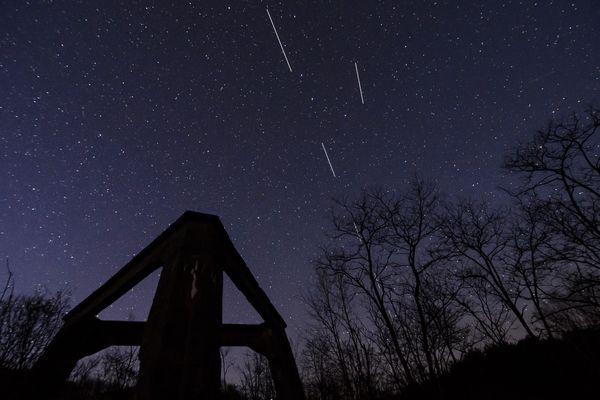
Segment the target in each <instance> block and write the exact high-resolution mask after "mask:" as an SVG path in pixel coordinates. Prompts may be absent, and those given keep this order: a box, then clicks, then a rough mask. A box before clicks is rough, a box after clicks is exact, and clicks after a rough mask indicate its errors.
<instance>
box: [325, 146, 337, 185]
mask: <svg viewBox="0 0 600 400" xmlns="http://www.w3.org/2000/svg"><path fill="white" fill-rule="evenodd" d="M321 146H323V151H324V152H325V157H327V162H328V163H329V168H331V173H332V174H333V177H334V178H337V176H335V171H334V170H333V165H331V160H330V159H329V154H327V150H326V149H325V145H324V144H323V142H321Z"/></svg>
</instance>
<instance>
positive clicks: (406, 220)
mask: <svg viewBox="0 0 600 400" xmlns="http://www.w3.org/2000/svg"><path fill="white" fill-rule="evenodd" d="M439 211H440V197H439V194H438V192H437V190H436V188H435V187H434V186H432V185H430V184H428V183H426V182H425V181H423V180H420V179H415V180H414V181H413V182H411V183H410V185H409V186H408V187H407V190H406V191H405V192H401V193H395V192H391V191H383V190H370V191H365V192H363V193H362V195H361V197H360V198H359V199H358V200H356V201H354V202H348V201H338V202H336V207H335V209H334V213H333V214H332V221H333V230H332V234H331V235H330V239H331V245H330V246H329V247H327V248H325V249H324V250H323V253H322V256H321V257H320V258H319V259H318V260H317V262H316V263H315V265H316V268H317V274H322V275H323V276H325V277H327V279H328V281H329V282H336V285H337V286H336V288H337V289H336V290H337V292H338V293H342V292H343V291H345V293H346V294H348V295H350V296H351V297H353V298H354V297H356V298H357V299H360V301H356V300H353V305H352V307H353V308H356V307H357V305H360V306H361V311H360V312H359V314H360V315H361V316H366V317H369V321H368V322H367V323H366V325H368V326H371V327H373V328H374V329H373V332H372V334H371V335H370V338H369V339H370V342H371V343H373V344H374V345H376V346H377V348H378V351H379V355H380V357H383V358H384V359H385V360H386V364H387V365H386V366H385V368H383V369H382V371H387V372H388V374H387V377H388V378H390V380H391V382H393V386H394V387H395V390H401V389H402V388H403V387H404V386H405V385H407V384H412V383H415V382H417V381H421V380H425V379H434V380H435V377H436V376H437V375H438V374H439V373H441V372H442V371H443V370H444V369H445V368H446V367H447V366H448V365H449V363H451V362H452V360H454V359H456V357H457V356H459V354H460V353H461V352H462V351H464V349H465V346H464V345H463V344H462V343H464V342H465V338H466V335H465V330H464V327H461V325H462V323H463V322H464V321H463V317H464V311H463V309H462V308H459V307H456V303H455V300H454V297H455V296H456V290H455V289H453V288H452V287H451V286H450V285H447V283H448V282H449V280H448V279H447V278H448V274H449V273H450V270H449V260H450V255H449V254H448V252H445V251H441V250H440V243H441V237H440V235H441V227H442V225H441V224H440V221H441V219H440V218H439V216H438V213H439ZM334 277H335V278H334ZM335 279H337V280H335ZM342 288H345V289H343V290H342ZM329 291H331V290H330V289H329ZM347 303H348V304H350V302H347ZM342 304H343V303H342ZM312 306H313V307H312V308H313V309H319V308H320V309H321V310H324V309H327V306H328V304H323V303H319V304H314V303H313V304H312ZM326 315H329V316H330V319H329V321H327V325H328V326H331V327H343V328H344V332H345V333H347V334H348V333H352V332H353V331H354V329H353V328H352V326H351V325H344V324H343V322H345V321H348V320H354V321H356V320H357V318H356V316H352V315H350V317H349V318H346V317H345V316H344V315H343V313H340V312H337V313H336V312H331V311H330V312H328V313H326ZM320 317H322V316H320ZM317 319H318V318H317ZM320 320H321V323H324V322H325V321H323V318H320ZM355 324H356V322H355ZM356 326H359V327H360V324H358V325H356ZM330 332H332V333H333V330H331V329H330ZM336 335H338V336H339V333H338V334H336ZM334 336H335V335H334ZM349 337H350V338H352V336H351V335H350V336H349ZM361 342H362V343H365V342H364V341H363V340H360V341H359V340H357V341H356V343H361ZM333 345H334V346H333V349H335V348H336V345H335V343H333ZM338 347H340V346H338ZM359 347H360V346H355V348H356V349H358V348H359ZM340 348H341V350H343V354H342V355H341V356H340V357H339V358H340V359H342V358H343V357H346V358H348V357H349V355H351V354H353V355H356V354H359V352H358V351H348V349H344V348H343V347H340ZM342 372H343V373H346V372H345V371H342ZM350 372H354V371H350ZM350 372H348V375H349V376H351V373H350ZM342 378H343V376H342ZM382 381H383V379H382Z"/></svg>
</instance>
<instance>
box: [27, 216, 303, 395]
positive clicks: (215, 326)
mask: <svg viewBox="0 0 600 400" xmlns="http://www.w3.org/2000/svg"><path fill="white" fill-rule="evenodd" d="M160 267H162V268H163V269H162V272H161V276H160V279H159V283H158V287H157V289H156V294H155V296H154V300H153V302H152V307H151V309H150V314H149V316H148V320H147V321H146V322H125V321H102V320H100V319H98V318H97V317H96V316H97V314H98V313H100V312H101V311H102V310H103V309H104V308H106V307H107V306H109V305H110V304H112V303H113V302H114V301H115V300H117V299H118V298H119V297H121V296H122V295H123V294H125V293H126V292H127V291H128V290H130V289H131V288H133V287H134V286H135V285H137V284H138V283H139V282H140V281H142V280H143V279H144V278H145V277H147V276H148V275H149V274H151V273H152V272H153V271H155V270H156V269H158V268H160ZM223 272H225V273H226V274H227V275H228V276H229V278H230V279H231V281H232V282H233V283H234V284H235V286H236V287H237V288H238V289H239V290H240V291H241V292H242V294H243V295H244V296H245V297H246V299H247V300H248V302H249V303H250V304H251V305H252V306H253V307H254V308H255V309H256V311H257V312H258V313H259V315H260V316H261V317H262V318H263V319H264V323H262V324H260V325H234V324H223V323H222V292H223ZM285 328H286V324H285V322H284V320H283V318H282V317H281V316H280V315H279V313H278V312H277V310H276V309H275V307H274V306H273V304H272V303H271V302H270V301H269V298H268V297H267V295H266V294H265V293H264V292H263V290H262V289H261V288H260V286H259V285H258V283H257V282H256V279H255V278H254V276H253V275H252V273H251V272H250V270H249V269H248V267H247V266H246V263H245V262H244V260H243V259H242V257H241V256H240V255H239V253H238V252H237V251H236V249H235V248H234V246H233V244H232V243H231V240H230V239H229V236H228V235H227V233H226V231H225V229H224V227H223V225H222V224H221V221H220V220H219V218H218V217H217V216H214V215H208V214H201V213H196V212H191V211H187V212H185V213H184V214H183V215H182V216H181V217H180V218H179V219H178V220H177V221H176V222H175V223H173V224H172V225H171V226H170V227H169V228H168V229H167V230H166V231H164V232H163V233H162V234H161V235H160V236H158V237H157V238H156V239H155V240H154V241H153V242H152V243H150V245H148V246H147V247H146V248H145V249H144V250H142V251H141V252H140V253H139V254H138V255H136V256H135V257H134V258H133V259H132V260H131V261H130V262H129V263H127V265H125V266H124V267H123V268H122V269H121V270H120V271H118V272H117V273H116V274H115V275H114V276H112V277H111V278H110V279H109V280H108V281H107V282H106V283H104V284H103V285H102V286H100V288H98V289H97V290H96V291H95V292H93V293H92V294H91V295H90V296H89V297H87V298H86V299H85V300H83V301H82V302H81V303H79V304H78V305H77V306H76V307H74V308H73V309H72V310H71V311H70V312H69V313H68V314H67V315H66V316H65V324H64V326H63V327H62V329H61V330H60V332H59V333H58V335H57V336H56V337H55V338H54V340H53V341H52V342H51V344H50V345H49V347H48V348H47V350H46V351H45V353H44V354H43V355H42V357H41V358H40V359H39V361H38V362H37V363H36V365H35V366H34V368H33V370H32V375H31V380H32V385H30V389H31V392H32V393H31V395H32V397H36V398H49V396H51V395H52V393H57V392H58V390H59V389H60V387H61V386H62V384H63V383H64V382H65V380H66V379H67V377H68V376H69V374H70V372H71V371H72V369H73V368H74V366H75V364H76V362H77V361H78V360H79V359H80V358H82V357H84V356H86V355H89V354H93V353H95V352H97V351H99V350H101V349H103V348H106V347H108V346H112V345H139V346H140V376H139V381H138V384H137V386H136V390H135V393H136V399H139V400H150V399H152V400H154V399H156V400H158V399H182V400H183V399H217V398H218V393H219V387H220V365H221V364H220V358H219V347H220V346H247V347H250V348H251V349H253V350H255V351H256V352H258V353H260V354H263V355H264V356H266V357H267V359H268V360H269V364H270V367H271V373H272V376H273V380H274V383H275V390H276V393H277V396H278V398H280V399H286V400H303V399H304V393H303V390H302V384H301V381H300V377H299V375H298V370H297V367H296V363H295V360H294V357H293V354H292V351H291V348H290V345H289V342H288V339H287V336H286V334H285ZM39 395H42V397H38V396H39Z"/></svg>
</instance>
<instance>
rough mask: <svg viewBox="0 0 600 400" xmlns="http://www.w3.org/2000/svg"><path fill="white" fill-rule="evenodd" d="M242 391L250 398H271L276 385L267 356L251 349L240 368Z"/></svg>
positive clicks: (251, 399) (264, 399) (266, 399)
mask: <svg viewBox="0 0 600 400" xmlns="http://www.w3.org/2000/svg"><path fill="white" fill-rule="evenodd" d="M240 372H241V389H242V393H243V394H244V396H246V398H247V399H248V400H271V399H274V398H275V387H274V385H273V378H272V377H271V370H270V369H269V362H268V361H267V358H266V357H264V356H262V355H260V354H258V353H255V352H253V351H250V352H248V353H247V354H246V358H245V360H244V364H243V366H242V368H241V369H240Z"/></svg>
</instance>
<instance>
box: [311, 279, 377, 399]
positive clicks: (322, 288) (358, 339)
mask: <svg viewBox="0 0 600 400" xmlns="http://www.w3.org/2000/svg"><path fill="white" fill-rule="evenodd" d="M357 298H358V296H357V293H356V290H355V288H354V287H352V286H350V285H347V284H346V283H345V282H344V277H343V276H342V275H327V274H326V273H324V272H323V271H318V272H317V281H316V285H315V290H313V291H312V292H311V294H310V295H309V296H308V298H307V300H306V302H307V304H308V306H309V313H310V316H311V317H312V320H313V324H312V327H311V329H310V334H309V337H308V340H307V342H306V346H308V347H309V348H308V349H307V351H306V352H305V356H307V357H310V361H309V362H308V363H305V367H307V368H308V369H311V368H326V369H327V370H326V373H327V374H329V375H331V376H332V377H333V378H334V379H335V380H336V381H338V382H340V383H341V385H339V386H338V385H336V387H338V389H339V392H340V395H341V396H344V397H346V398H373V397H374V394H375V391H376V387H377V374H376V369H377V362H376V360H375V357H376V355H375V350H374V348H373V346H372V344H371V343H370V340H369V339H368V338H367V334H366V333H367V332H368V329H367V327H366V326H365V324H364V322H363V321H362V318H360V317H359V315H358V312H360V310H361V307H360V304H358V303H357ZM324 351H326V352H327V353H329V355H328V360H329V361H328V362H327V365H325V363H323V362H317V363H315V361H317V360H320V355H319V354H318V353H315V352H321V353H323V352H324ZM310 372H312V373H311V374H310V375H311V376H312V377H313V378H315V379H316V380H318V379H319V378H320V377H321V376H322V371H310ZM318 387H319V388H320V389H323V390H325V391H327V392H331V389H332V388H325V387H324V385H322V384H321V385H318ZM324 395H325V394H321V396H324Z"/></svg>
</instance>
